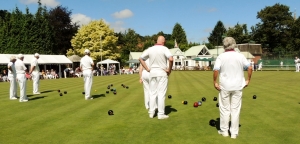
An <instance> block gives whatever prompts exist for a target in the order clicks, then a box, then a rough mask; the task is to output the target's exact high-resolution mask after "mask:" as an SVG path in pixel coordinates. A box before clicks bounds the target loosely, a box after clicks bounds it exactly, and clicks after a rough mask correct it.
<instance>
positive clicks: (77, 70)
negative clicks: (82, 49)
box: [75, 67, 82, 77]
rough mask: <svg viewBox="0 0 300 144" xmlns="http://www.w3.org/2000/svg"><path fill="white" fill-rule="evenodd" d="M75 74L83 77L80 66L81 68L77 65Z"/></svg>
mask: <svg viewBox="0 0 300 144" xmlns="http://www.w3.org/2000/svg"><path fill="white" fill-rule="evenodd" d="M75 75H76V76H77V77H81V75H82V72H81V71H80V68H79V67H77V68H76V69H75Z"/></svg>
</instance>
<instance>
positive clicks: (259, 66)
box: [258, 62, 262, 70]
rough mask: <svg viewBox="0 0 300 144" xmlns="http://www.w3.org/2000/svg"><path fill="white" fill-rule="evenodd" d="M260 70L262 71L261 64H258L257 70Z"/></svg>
mask: <svg viewBox="0 0 300 144" xmlns="http://www.w3.org/2000/svg"><path fill="white" fill-rule="evenodd" d="M261 69H262V62H260V63H259V65H258V70H261Z"/></svg>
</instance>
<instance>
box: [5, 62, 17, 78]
mask: <svg viewBox="0 0 300 144" xmlns="http://www.w3.org/2000/svg"><path fill="white" fill-rule="evenodd" d="M7 67H11V70H12V71H11V70H9V69H8V76H14V77H15V76H16V68H15V64H14V63H13V62H9V63H8V64H7Z"/></svg>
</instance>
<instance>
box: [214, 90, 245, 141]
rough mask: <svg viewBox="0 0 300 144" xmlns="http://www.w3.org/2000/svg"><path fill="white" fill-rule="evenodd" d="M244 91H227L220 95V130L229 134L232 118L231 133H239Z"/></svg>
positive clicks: (221, 92) (222, 91)
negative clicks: (229, 124)
mask: <svg viewBox="0 0 300 144" xmlns="http://www.w3.org/2000/svg"><path fill="white" fill-rule="evenodd" d="M242 94H243V92H242V90H238V91H225V90H221V91H220V93H219V110H220V129H221V130H222V131H224V132H227V131H228V129H229V126H228V123H229V117H230V116H231V126H230V133H231V135H233V134H238V133H239V123H240V122H239V119H240V112H241V107H242Z"/></svg>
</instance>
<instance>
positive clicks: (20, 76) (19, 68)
mask: <svg viewBox="0 0 300 144" xmlns="http://www.w3.org/2000/svg"><path fill="white" fill-rule="evenodd" d="M15 68H16V73H17V82H18V83H19V86H20V99H19V100H20V102H22V101H23V100H27V99H28V98H27V95H26V76H25V70H26V69H27V68H26V66H25V65H24V62H23V61H22V60H20V59H17V60H16V62H15Z"/></svg>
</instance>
